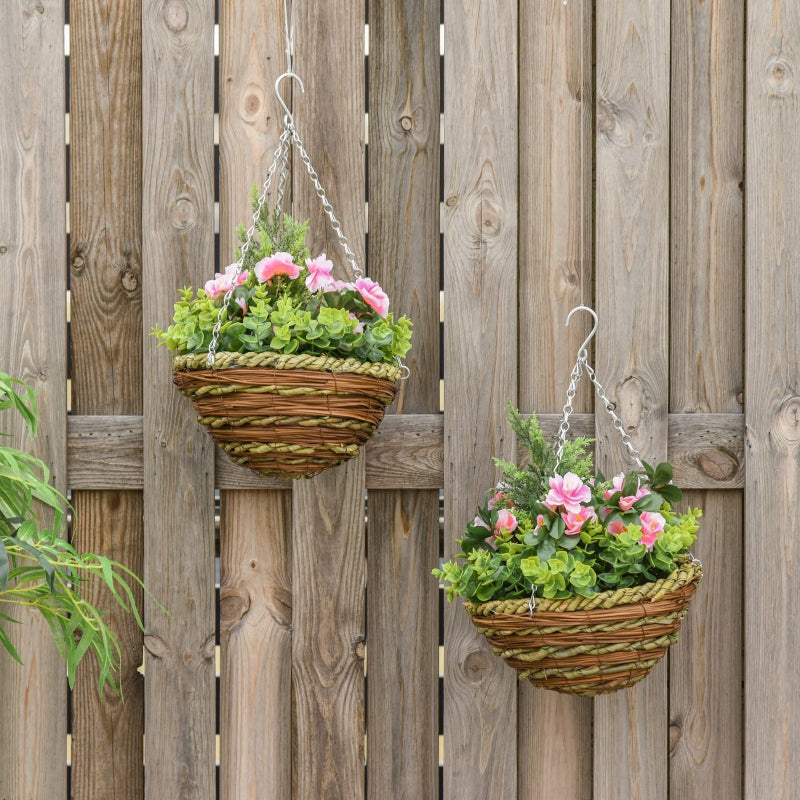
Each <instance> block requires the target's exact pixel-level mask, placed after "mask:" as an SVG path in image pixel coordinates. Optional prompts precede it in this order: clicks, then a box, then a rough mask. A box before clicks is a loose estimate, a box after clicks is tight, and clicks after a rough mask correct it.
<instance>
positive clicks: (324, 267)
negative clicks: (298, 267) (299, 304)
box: [306, 253, 333, 292]
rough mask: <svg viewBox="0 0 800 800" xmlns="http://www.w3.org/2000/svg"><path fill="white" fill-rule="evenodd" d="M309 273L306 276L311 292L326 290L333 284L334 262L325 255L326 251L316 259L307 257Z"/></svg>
mask: <svg viewBox="0 0 800 800" xmlns="http://www.w3.org/2000/svg"><path fill="white" fill-rule="evenodd" d="M306 267H308V275H307V276H306V286H307V287H308V290H309V291H310V292H325V291H327V290H328V289H330V288H331V287H332V286H333V278H332V277H331V270H332V269H333V262H332V261H329V260H328V259H327V258H326V257H325V253H323V254H322V255H319V256H317V257H316V258H315V259H313V260H312V259H309V258H307V259H306Z"/></svg>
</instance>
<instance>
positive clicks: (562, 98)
mask: <svg viewBox="0 0 800 800" xmlns="http://www.w3.org/2000/svg"><path fill="white" fill-rule="evenodd" d="M593 36H594V28H593V18H592V3H591V2H586V1H585V0H584V1H582V2H570V3H568V4H566V5H565V4H564V3H563V2H561V0H549V2H544V3H530V4H521V5H520V58H519V65H520V120H519V136H520V148H519V150H520V165H519V176H520V186H519V203H520V231H519V247H520V254H519V265H520V266H519V269H520V273H519V335H520V346H519V361H520V363H519V374H520V383H519V407H520V409H521V410H522V411H523V412H524V413H530V412H537V413H549V414H555V413H560V412H561V409H562V408H563V406H564V403H565V401H566V397H567V386H568V384H569V376H570V372H571V371H572V366H573V364H574V361H575V357H576V354H577V352H578V348H579V347H580V345H581V343H582V342H583V340H584V338H585V337H586V335H587V334H588V333H589V330H590V328H591V325H590V322H591V320H590V318H589V315H588V314H577V315H576V316H575V317H574V318H573V319H572V320H571V321H570V325H569V327H568V328H567V327H565V323H566V319H567V316H568V314H569V312H570V310H571V309H572V308H574V307H575V306H577V305H580V304H588V305H592V302H593V300H592V290H593V282H592V277H593V272H592V197H593V192H592V157H593V154H592V151H593V147H592V113H591V109H592V42H593ZM573 407H574V408H575V410H576V411H591V385H589V384H585V385H584V384H581V385H580V386H579V393H578V395H577V396H576V398H575V400H574V401H573ZM592 707H593V706H592V701H591V700H590V699H588V698H577V697H569V696H568V695H562V694H558V693H556V692H549V691H542V690H540V689H535V688H534V687H533V686H532V685H531V684H530V683H528V682H525V683H521V684H520V694H519V767H518V781H517V783H518V787H519V788H518V797H519V800H538V799H539V798H545V797H548V798H549V797H552V796H554V795H557V796H559V797H562V798H565V799H566V798H572V800H589V798H591V796H592V763H591V760H590V759H589V760H587V759H586V758H585V754H586V753H589V752H591V749H592ZM565 763H566V764H571V765H574V766H573V767H571V768H570V769H564V766H563V765H564V764H565ZM578 765H580V766H578Z"/></svg>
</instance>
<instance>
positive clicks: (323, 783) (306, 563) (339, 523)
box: [292, 0, 366, 800]
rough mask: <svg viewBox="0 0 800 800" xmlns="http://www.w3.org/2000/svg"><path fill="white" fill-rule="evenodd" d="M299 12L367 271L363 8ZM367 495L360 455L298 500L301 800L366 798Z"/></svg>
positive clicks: (321, 139) (327, 161) (334, 253)
mask: <svg viewBox="0 0 800 800" xmlns="http://www.w3.org/2000/svg"><path fill="white" fill-rule="evenodd" d="M293 6H294V19H295V25H294V28H295V37H296V39H295V41H296V60H297V65H298V67H299V66H300V65H302V70H301V71H302V75H301V78H302V79H303V81H304V83H305V94H298V93H297V92H295V94H294V103H293V106H292V110H293V113H294V118H295V122H296V123H297V128H298V131H299V133H300V136H301V137H302V139H303V141H304V143H305V146H306V150H307V152H308V154H309V156H310V158H311V163H312V164H313V165H314V167H315V169H316V171H317V173H318V174H319V177H320V180H321V181H322V185H323V186H324V187H325V190H326V193H327V196H328V199H329V201H330V203H331V205H332V207H333V209H334V212H335V214H336V217H337V218H338V219H339V221H340V222H341V225H342V230H343V231H344V233H345V235H346V236H347V238H348V239H349V242H350V246H351V248H352V250H353V252H354V253H355V256H356V260H357V261H358V262H359V263H360V264H361V265H362V267H363V264H364V234H365V218H364V217H365V215H364V202H365V199H366V198H365V188H366V187H365V183H366V181H365V174H364V133H365V131H364V111H365V76H364V5H363V4H361V3H352V2H346V0H332V1H331V2H328V3H324V4H320V3H295V4H293ZM334 42H335V45H333V44H332V43H334ZM295 165H296V167H297V168H296V169H295V171H294V174H293V176H292V179H293V200H294V211H295V215H296V216H298V217H300V218H303V219H306V218H307V219H310V228H309V237H308V246H309V249H310V250H311V251H312V253H313V254H317V253H320V252H325V253H327V255H328V257H329V258H331V259H332V260H333V262H334V274H335V275H338V276H340V277H342V278H343V279H348V280H349V279H351V278H352V275H351V271H350V267H349V265H348V264H347V262H346V261H345V259H344V258H343V257H342V255H343V254H342V250H341V249H340V247H339V245H338V242H337V239H336V236H335V235H334V234H333V232H332V231H331V228H330V226H329V225H328V220H327V218H326V217H325V215H324V213H323V210H322V204H321V203H320V200H319V198H318V197H317V195H316V193H315V191H314V188H313V185H312V183H311V181H309V179H308V175H307V174H306V173H305V171H304V170H303V169H302V168H301V167H300V163H299V160H298V159H297V157H296V155H295ZM345 276H347V277H346V278H345ZM364 492H365V485H364V458H363V456H359V457H358V458H355V459H353V460H351V461H349V462H347V463H346V464H345V465H343V466H341V467H337V468H336V469H334V470H327V471H325V472H323V473H321V474H320V475H318V476H317V477H315V478H312V479H311V480H307V481H297V482H296V485H295V487H294V489H293V493H292V541H293V555H292V587H293V595H294V636H293V642H292V664H293V680H294V692H295V694H294V696H295V718H296V730H295V740H294V771H293V775H294V792H295V796H297V797H325V798H331V800H335V799H336V798H341V800H359V798H363V796H364V756H365V753H364V664H363V656H364V644H363V640H364V636H365V627H364V626H365V620H364V603H365V599H364V579H365V575H364V571H365V568H366V564H365V553H364Z"/></svg>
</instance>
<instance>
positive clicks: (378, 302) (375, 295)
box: [354, 278, 389, 317]
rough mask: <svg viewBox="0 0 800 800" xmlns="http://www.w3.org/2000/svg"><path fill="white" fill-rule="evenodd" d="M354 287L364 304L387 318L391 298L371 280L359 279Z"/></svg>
mask: <svg viewBox="0 0 800 800" xmlns="http://www.w3.org/2000/svg"><path fill="white" fill-rule="evenodd" d="M354 287H355V289H356V290H357V291H358V293H359V294H360V295H361V297H362V299H363V300H364V302H365V303H366V304H367V305H368V306H371V307H372V308H374V309H375V311H376V312H377V313H378V315H379V316H381V317H385V316H386V315H387V314H388V313H389V298H388V297H387V296H386V292H384V291H383V289H381V287H380V286H378V284H377V283H375V281H373V280H370V279H369V278H359V279H358V280H357V281H356V282H355V284H354Z"/></svg>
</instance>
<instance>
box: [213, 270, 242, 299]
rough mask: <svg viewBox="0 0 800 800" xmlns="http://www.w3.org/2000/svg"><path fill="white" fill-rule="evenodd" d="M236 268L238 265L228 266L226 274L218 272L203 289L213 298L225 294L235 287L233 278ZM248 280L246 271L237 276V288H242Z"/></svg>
mask: <svg viewBox="0 0 800 800" xmlns="http://www.w3.org/2000/svg"><path fill="white" fill-rule="evenodd" d="M236 267H237V265H236V264H228V266H227V267H225V272H218V273H217V274H216V275H215V276H214V278H213V279H212V280H210V281H206V284H205V286H204V287H203V288H204V289H205V292H206V294H207V295H208V296H209V297H212V298H214V297H219V296H220V295H221V294H225V292H227V291H228V289H230V288H231V286H232V285H233V281H234V277H233V276H234V275H235V274H236ZM246 280H247V271H246V270H245V271H244V272H240V273H239V274H238V275H237V276H236V286H241V284H243V283H244V282H245V281H246Z"/></svg>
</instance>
